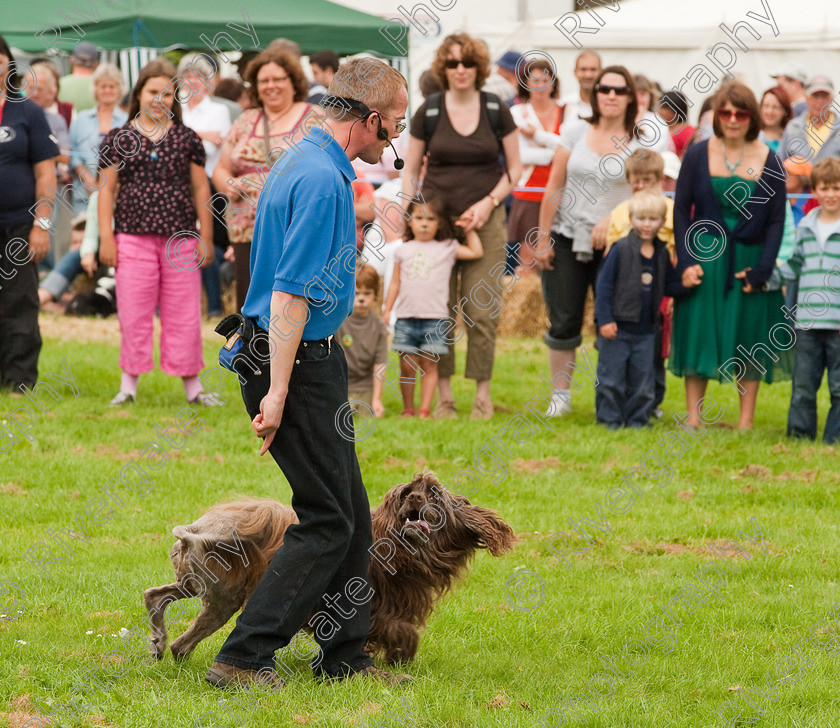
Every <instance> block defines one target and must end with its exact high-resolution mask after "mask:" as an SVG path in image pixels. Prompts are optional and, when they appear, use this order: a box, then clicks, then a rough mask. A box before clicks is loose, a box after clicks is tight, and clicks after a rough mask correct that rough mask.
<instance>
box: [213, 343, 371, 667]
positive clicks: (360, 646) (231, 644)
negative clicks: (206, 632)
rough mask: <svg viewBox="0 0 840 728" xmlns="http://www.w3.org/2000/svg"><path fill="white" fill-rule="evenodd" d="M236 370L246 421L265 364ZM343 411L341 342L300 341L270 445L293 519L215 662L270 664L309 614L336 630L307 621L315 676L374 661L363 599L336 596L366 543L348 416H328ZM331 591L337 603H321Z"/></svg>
mask: <svg viewBox="0 0 840 728" xmlns="http://www.w3.org/2000/svg"><path fill="white" fill-rule="evenodd" d="M243 369H247V368H246V367H243ZM243 376H245V377H246V381H245V383H244V384H242V398H243V399H244V401H245V407H246V408H247V410H248V414H249V415H250V416H251V418H253V417H255V416H256V415H257V413H259V411H260V402H261V401H262V399H263V397H264V396H265V395H266V393H267V392H268V388H269V383H270V375H269V366H268V364H265V365H264V366H262V368H261V370H260V374H251V373H250V372H249V373H247V374H246V373H244V372H243ZM346 409H347V363H346V361H345V359H344V353H343V352H342V350H341V347H340V346H338V344H337V343H336V342H332V343H331V345H330V344H327V343H326V342H324V341H320V342H306V344H304V343H302V344H301V346H300V347H299V349H298V351H297V354H296V356H295V365H294V368H293V369H292V375H291V379H290V380H289V393H288V395H287V397H286V405H285V409H284V410H283V419H282V422H281V424H280V428H279V429H278V430H277V433H276V435H275V437H274V441H273V442H272V443H271V447H270V448H269V452H270V453H271V456H272V457H273V458H274V460H275V461H276V462H277V464H278V465H279V466H280V469H281V470H282V471H283V474H284V475H285V476H286V478H287V479H288V481H289V485H290V486H291V488H292V507H293V508H294V509H295V512H296V513H297V516H298V519H299V521H300V523H299V524H297V525H294V526H291V527H290V528H289V529H288V530H287V531H286V535H285V539H284V541H283V546H281V547H280V549H279V551H278V552H277V553H276V554H275V555H274V558H273V559H272V560H271V563H270V564H269V566H268V569H267V571H266V573H265V575H264V576H263V578H262V581H260V583H259V584H258V585H257V588H256V590H255V591H254V593H253V595H252V596H251V598H250V600H249V601H248V604H247V605H246V606H245V609H244V610H243V611H242V614H240V615H239V619H238V620H237V622H236V627H235V628H234V630H233V632H231V634H230V636H229V637H228V639H227V641H226V642H225V644H224V645H223V646H222V649H221V651H220V652H219V654H218V656H217V658H216V659H217V660H218V661H219V662H224V663H227V664H230V665H235V666H236V667H241V668H249V669H255V670H259V669H262V668H265V667H273V666H274V652H275V651H276V650H278V649H279V648H281V647H284V646H285V645H287V644H288V643H289V642H290V641H291V639H292V638H293V637H294V635H295V633H296V632H297V631H298V630H299V629H300V628H301V627H302V626H303V625H304V623H305V622H306V621H307V619H308V618H309V616H310V615H311V614H312V613H313V612H316V611H317V612H319V613H320V612H325V613H326V614H328V615H329V616H330V617H332V618H333V619H334V620H335V622H337V623H338V625H339V628H338V629H337V631H335V630H334V629H329V628H327V627H326V622H325V621H324V620H323V619H322V620H317V621H315V620H313V626H320V627H321V628H322V629H321V630H316V632H315V634H314V637H315V640H316V641H317V642H318V644H319V646H320V648H321V659H320V662H318V663H317V667H316V668H315V669H316V672H317V673H318V674H320V675H323V676H327V677H335V676H338V675H342V674H347V673H349V672H354V671H356V670H360V669H363V668H365V667H367V666H368V665H371V664H373V663H372V661H371V659H370V658H369V657H368V656H367V654H366V653H365V651H364V645H365V640H366V638H367V634H368V631H369V629H370V602H369V601H368V602H367V603H366V604H357V603H353V602H351V601H349V600H348V599H347V597H346V596H345V594H346V593H347V592H346V591H345V589H346V587H347V584H348V582H350V581H351V580H352V579H354V578H356V579H358V578H361V579H364V580H365V583H366V584H367V583H368V565H369V562H370V554H369V552H368V549H369V548H370V546H371V542H372V537H371V524H370V505H369V503H368V497H367V492H366V491H365V487H364V484H363V483H362V475H361V471H360V470H359V462H358V460H357V458H356V449H355V443H354V441H353V426H352V420H350V419H349V418H339V419H340V422H338V423H337V415H340V414H341V413H342V412H344V411H345V410H346ZM339 429H340V430H341V431H340V432H339ZM365 591H366V590H365V589H358V582H354V583H353V584H351V585H350V589H349V593H350V594H358V593H359V592H361V593H362V594H364V593H365ZM337 596H339V597H340V598H339V599H338V601H337V603H338V605H339V607H340V610H338V609H336V608H334V607H331V605H330V603H333V604H334V603H336V602H335V598H336V597H337ZM325 598H326V599H327V600H329V603H328V601H326V600H325ZM357 601H358V600H357ZM319 631H321V632H322V633H321V634H319ZM329 632H332V634H328V633H329Z"/></svg>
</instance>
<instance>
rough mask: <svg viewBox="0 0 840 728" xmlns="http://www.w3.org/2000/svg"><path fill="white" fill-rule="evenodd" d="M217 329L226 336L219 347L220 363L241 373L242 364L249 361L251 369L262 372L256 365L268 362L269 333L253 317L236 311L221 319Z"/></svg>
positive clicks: (230, 369)
mask: <svg viewBox="0 0 840 728" xmlns="http://www.w3.org/2000/svg"><path fill="white" fill-rule="evenodd" d="M215 331H216V333H217V334H220V335H221V336H223V337H224V338H225V343H224V345H223V346H222V348H221V349H219V364H221V365H222V366H223V367H224V368H225V369H227V370H229V371H231V372H233V373H234V374H236V375H239V374H240V373H241V371H242V364H243V363H246V362H247V364H248V368H249V369H250V370H251V371H253V372H254V373H255V374H260V373H261V372H260V370H259V369H255V365H259V364H263V365H265V364H268V361H269V351H270V347H269V340H268V333H266V332H265V331H264V330H263V329H261V328H260V327H259V326H257V325H256V323H255V322H254V321H253V319H249V318H246V317H245V316H243V315H242V314H239V313H234V314H231V315H230V316H225V317H224V318H223V319H222V320H221V321H219V323H218V325H217V326H216V328H215Z"/></svg>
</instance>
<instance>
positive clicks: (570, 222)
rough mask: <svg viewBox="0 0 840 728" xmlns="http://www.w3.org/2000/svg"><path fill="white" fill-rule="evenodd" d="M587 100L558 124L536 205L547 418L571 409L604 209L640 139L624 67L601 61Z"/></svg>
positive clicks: (620, 189) (622, 194)
mask: <svg viewBox="0 0 840 728" xmlns="http://www.w3.org/2000/svg"><path fill="white" fill-rule="evenodd" d="M591 103H592V116H591V117H590V118H588V119H580V120H579V121H575V122H572V123H570V124H569V125H568V126H567V127H564V128H563V129H562V134H561V137H560V146H558V147H557V150H556V151H555V153H554V160H553V161H552V165H551V172H550V174H549V178H548V183H547V184H546V189H545V195H544V196H543V201H542V204H541V205H540V217H539V221H540V234H541V235H543V232H542V231H549V230H550V231H551V239H550V245H549V244H548V240H545V241H543V242H541V243H537V244H536V247H537V250H536V252H535V259H536V261H537V266H538V267H539V268H540V270H541V271H542V289H543V297H544V298H545V303H546V307H547V308H548V317H549V321H550V327H549V330H548V333H546V335H545V343H546V345H547V346H548V363H549V367H550V368H551V377H552V381H553V382H554V391H553V392H552V397H551V404H550V405H549V408H548V412H547V413H546V414H547V416H549V417H559V416H562V415H563V414H565V413H566V412H568V411H570V409H571V407H570V406H569V379H570V377H571V375H572V371H573V370H572V366H573V365H574V363H575V349H576V348H577V347H578V346H580V343H581V341H582V338H581V328H582V327H583V310H584V305H585V303H586V294H587V291H588V290H589V288H590V287H591V288H592V289H593V290H594V288H595V277H596V275H597V273H598V267H599V266H600V264H601V258H602V257H603V253H604V246H605V245H606V241H607V229H608V228H609V218H610V212H611V211H612V209H613V208H614V207H616V206H617V205H618V204H619V203H621V202H623V201H624V200H626V199H628V198H629V197H630V194H631V189H630V185H629V183H628V182H627V180H626V178H625V165H624V160H625V158H626V157H627V156H629V155H630V154H633V153H634V152H635V150H637V149H639V148H640V146H642V145H641V142H642V141H646V140H642V139H640V137H639V133H640V129H641V128H640V127H636V126H635V124H636V116H637V113H638V101H637V99H636V87H635V84H634V83H633V77H632V76H631V75H630V72H629V71H628V70H627V69H626V68H624V67H623V66H608V67H607V68H604V69H603V70H602V71H601V72H600V74H599V75H598V79H597V80H596V82H595V86H594V87H593V89H592V96H591ZM616 140H618V142H617V141H616ZM622 140H623V141H622ZM558 210H559V211H558ZM563 380H565V383H564V381H563Z"/></svg>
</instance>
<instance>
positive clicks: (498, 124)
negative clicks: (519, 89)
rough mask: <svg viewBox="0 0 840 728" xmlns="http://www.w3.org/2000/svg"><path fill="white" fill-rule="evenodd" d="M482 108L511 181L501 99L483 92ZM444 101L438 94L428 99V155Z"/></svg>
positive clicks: (425, 132) (425, 138)
mask: <svg viewBox="0 0 840 728" xmlns="http://www.w3.org/2000/svg"><path fill="white" fill-rule="evenodd" d="M480 93H481V106H482V107H483V108H484V109H485V110H486V111H487V116H488V118H489V119H490V128H491V129H492V130H493V134H495V135H496V142H497V143H498V145H499V154H500V155H501V157H502V160H503V166H504V169H505V174H507V178H508V180H510V173H509V172H508V171H507V157H506V156H505V146H504V144H503V143H502V138H503V137H504V131H503V129H502V109H501V103H502V101H501V99H500V98H499V97H498V96H496V94H491V93H488V92H487V91H481V92H480ZM442 99H443V93H442V92H440V91H439V92H437V93H433V94H429V97H428V98H427V99H426V116H425V118H424V119H423V141H424V142H425V143H426V153H428V151H429V142H430V141H431V139H432V135H433V134H434V133H435V127H436V126H437V123H438V121H440V107H441V103H442Z"/></svg>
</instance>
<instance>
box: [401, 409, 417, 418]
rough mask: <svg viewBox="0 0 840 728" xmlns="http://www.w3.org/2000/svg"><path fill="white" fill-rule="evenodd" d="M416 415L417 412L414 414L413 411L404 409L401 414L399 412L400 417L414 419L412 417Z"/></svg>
mask: <svg viewBox="0 0 840 728" xmlns="http://www.w3.org/2000/svg"><path fill="white" fill-rule="evenodd" d="M416 414H417V412H415V411H414V410H413V409H404V410H403V411H402V412H400V417H414V415H416Z"/></svg>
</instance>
